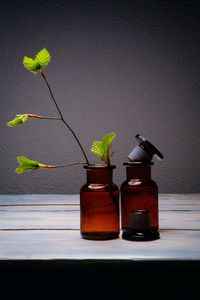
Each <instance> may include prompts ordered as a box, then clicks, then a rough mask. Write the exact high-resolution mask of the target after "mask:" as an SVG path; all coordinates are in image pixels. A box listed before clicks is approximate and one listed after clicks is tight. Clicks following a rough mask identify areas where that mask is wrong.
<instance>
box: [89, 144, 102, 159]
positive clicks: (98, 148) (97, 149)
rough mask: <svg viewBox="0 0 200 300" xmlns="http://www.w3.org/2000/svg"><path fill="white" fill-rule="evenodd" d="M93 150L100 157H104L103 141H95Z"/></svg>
mask: <svg viewBox="0 0 200 300" xmlns="http://www.w3.org/2000/svg"><path fill="white" fill-rule="evenodd" d="M91 151H92V152H93V153H94V154H96V155H97V156H99V157H100V158H102V157H103V148H102V143H101V142H97V141H94V142H93V145H92V149H91Z"/></svg>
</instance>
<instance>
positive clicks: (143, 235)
mask: <svg viewBox="0 0 200 300" xmlns="http://www.w3.org/2000/svg"><path fill="white" fill-rule="evenodd" d="M159 238H160V234H159V232H158V231H146V232H134V231H131V230H129V231H124V232H123V234H122V239H124V240H128V241H154V240H158V239H159Z"/></svg>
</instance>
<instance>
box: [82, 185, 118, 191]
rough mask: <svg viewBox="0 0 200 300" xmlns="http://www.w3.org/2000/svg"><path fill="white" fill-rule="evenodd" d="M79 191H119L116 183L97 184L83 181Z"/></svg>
mask: <svg viewBox="0 0 200 300" xmlns="http://www.w3.org/2000/svg"><path fill="white" fill-rule="evenodd" d="M80 191H81V192H95V191H96V192H108V191H112V192H115V191H119V188H118V186H117V185H116V184H114V183H112V184H104V183H102V184H97V183H94V184H92V183H85V184H84V185H83V186H82V187H81V189H80Z"/></svg>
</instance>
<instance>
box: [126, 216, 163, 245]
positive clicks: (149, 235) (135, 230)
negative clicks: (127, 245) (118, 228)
mask: <svg viewBox="0 0 200 300" xmlns="http://www.w3.org/2000/svg"><path fill="white" fill-rule="evenodd" d="M122 238H123V239H125V240H129V241H152V240H157V239H159V232H158V231H157V230H156V231H154V232H153V231H152V229H151V214H150V212H149V211H148V210H135V211H132V212H131V213H130V228H129V229H128V230H126V231H124V232H123V234H122Z"/></svg>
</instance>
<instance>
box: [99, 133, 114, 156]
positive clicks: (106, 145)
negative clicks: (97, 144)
mask: <svg viewBox="0 0 200 300" xmlns="http://www.w3.org/2000/svg"><path fill="white" fill-rule="evenodd" d="M115 137H116V133H115V132H111V133H109V134H107V135H105V136H104V137H103V139H102V148H103V152H104V156H105V158H106V159H109V152H110V148H111V144H112V141H113V140H114V138H115Z"/></svg>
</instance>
